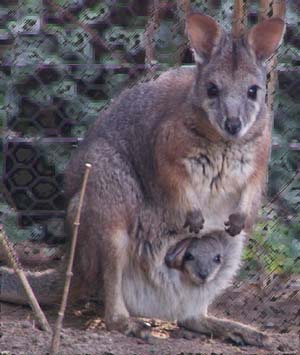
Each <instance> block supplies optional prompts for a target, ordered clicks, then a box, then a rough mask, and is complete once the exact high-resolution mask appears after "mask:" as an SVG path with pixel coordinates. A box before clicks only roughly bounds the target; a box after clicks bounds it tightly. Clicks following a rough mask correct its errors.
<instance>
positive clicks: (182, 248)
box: [165, 238, 193, 270]
mask: <svg viewBox="0 0 300 355" xmlns="http://www.w3.org/2000/svg"><path fill="white" fill-rule="evenodd" d="M192 239H193V238H186V239H183V240H181V241H180V242H178V243H177V244H175V245H174V246H173V247H171V248H170V249H169V250H168V252H167V255H166V257H165V262H166V264H167V265H168V267H170V268H173V269H179V270H181V267H182V262H183V257H184V254H185V252H186V249H187V248H188V246H189V245H190V243H191V241H192Z"/></svg>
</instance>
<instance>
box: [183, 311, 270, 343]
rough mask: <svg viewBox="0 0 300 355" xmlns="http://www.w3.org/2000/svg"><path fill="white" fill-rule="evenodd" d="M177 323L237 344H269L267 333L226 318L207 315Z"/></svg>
mask: <svg viewBox="0 0 300 355" xmlns="http://www.w3.org/2000/svg"><path fill="white" fill-rule="evenodd" d="M179 325H180V326H183V327H184V328H187V329H189V330H192V331H195V332H198V333H204V334H208V335H213V336H217V337H222V338H224V339H228V340H231V341H233V342H234V343H235V344H237V345H253V346H268V345H269V344H270V341H269V337H268V335H267V334H265V333H263V332H260V331H258V330H256V329H255V328H252V327H250V326H247V325H244V324H241V323H238V322H234V321H231V320H228V319H219V318H216V317H209V316H207V317H203V318H202V317H201V318H198V319H196V318H194V319H188V320H185V321H183V322H180V323H179Z"/></svg>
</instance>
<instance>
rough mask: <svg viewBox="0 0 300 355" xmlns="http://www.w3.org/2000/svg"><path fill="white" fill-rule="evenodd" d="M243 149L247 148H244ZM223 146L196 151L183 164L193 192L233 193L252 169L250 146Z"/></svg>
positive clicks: (241, 185) (242, 184) (212, 195)
mask: <svg viewBox="0 0 300 355" xmlns="http://www.w3.org/2000/svg"><path fill="white" fill-rule="evenodd" d="M246 149H247V151H246ZM246 149H245V148H244V149H242V147H239V148H238V147H236V148H226V147H223V146H219V147H211V148H209V147H208V148H207V149H199V150H196V151H195V152H194V153H193V154H191V155H190V156H189V157H188V158H186V159H184V164H185V167H186V170H187V172H188V175H189V177H190V181H191V184H192V186H193V187H194V188H195V191H196V192H197V191H199V192H201V193H205V192H206V193H207V194H208V196H207V197H208V198H212V199H213V198H214V196H215V195H216V194H222V193H230V192H235V191H236V190H239V189H240V188H242V187H243V186H244V185H245V183H246V182H247V179H248V178H249V176H250V175H251V174H252V173H253V172H254V168H255V150H254V147H253V146H251V145H250V146H249V147H247V148H246Z"/></svg>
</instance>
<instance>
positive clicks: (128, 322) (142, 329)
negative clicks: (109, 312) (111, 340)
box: [105, 317, 151, 340]
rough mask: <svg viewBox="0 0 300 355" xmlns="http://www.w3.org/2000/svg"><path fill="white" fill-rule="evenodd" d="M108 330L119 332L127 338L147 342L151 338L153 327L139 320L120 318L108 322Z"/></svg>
mask: <svg viewBox="0 0 300 355" xmlns="http://www.w3.org/2000/svg"><path fill="white" fill-rule="evenodd" d="M105 323H106V327H107V329H108V330H117V331H119V332H121V333H123V334H125V335H127V336H132V337H137V338H140V339H144V340H147V339H148V338H149V336H150V331H151V326H150V325H149V324H147V323H146V322H144V321H142V320H141V319H138V318H131V317H128V318H127V317H120V318H118V319H114V320H106V322H105Z"/></svg>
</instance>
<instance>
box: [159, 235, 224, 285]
mask: <svg viewBox="0 0 300 355" xmlns="http://www.w3.org/2000/svg"><path fill="white" fill-rule="evenodd" d="M226 238H227V236H226V237H223V236H219V235H215V234H214V233H211V234H208V235H204V236H203V237H201V238H187V239H184V240H182V241H180V242H179V243H177V244H176V245H175V247H173V248H171V249H170V250H169V251H168V253H167V255H166V264H167V265H168V266H169V267H170V268H175V269H178V270H180V271H182V272H183V274H184V275H185V277H187V278H188V279H189V280H190V281H191V282H192V283H193V284H195V285H196V286H200V285H203V284H205V283H207V282H210V281H213V280H214V279H215V277H216V276H217V275H218V273H219V271H220V269H221V268H222V265H223V263H224V256H225V246H226Z"/></svg>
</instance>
